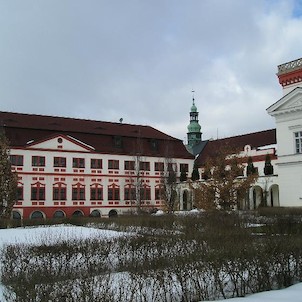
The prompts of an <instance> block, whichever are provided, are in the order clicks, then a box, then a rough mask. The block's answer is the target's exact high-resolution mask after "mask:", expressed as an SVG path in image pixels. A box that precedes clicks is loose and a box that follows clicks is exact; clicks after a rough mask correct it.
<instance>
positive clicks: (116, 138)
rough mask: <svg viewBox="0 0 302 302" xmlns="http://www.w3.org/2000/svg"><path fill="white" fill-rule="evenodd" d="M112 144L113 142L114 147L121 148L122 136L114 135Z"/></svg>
mask: <svg viewBox="0 0 302 302" xmlns="http://www.w3.org/2000/svg"><path fill="white" fill-rule="evenodd" d="M113 144H114V147H116V148H122V145H123V141H122V137H121V136H119V135H116V136H114V137H113Z"/></svg>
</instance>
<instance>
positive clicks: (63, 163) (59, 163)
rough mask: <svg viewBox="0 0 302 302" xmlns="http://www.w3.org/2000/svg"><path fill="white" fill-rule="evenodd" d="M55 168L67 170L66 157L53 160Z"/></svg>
mask: <svg viewBox="0 0 302 302" xmlns="http://www.w3.org/2000/svg"><path fill="white" fill-rule="evenodd" d="M53 166H54V167H61V168H66V157H54V158H53Z"/></svg>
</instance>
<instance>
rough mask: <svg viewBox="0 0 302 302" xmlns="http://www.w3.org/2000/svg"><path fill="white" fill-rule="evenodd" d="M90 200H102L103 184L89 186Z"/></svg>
mask: <svg viewBox="0 0 302 302" xmlns="http://www.w3.org/2000/svg"><path fill="white" fill-rule="evenodd" d="M90 200H103V186H101V185H98V184H93V185H91V186H90Z"/></svg>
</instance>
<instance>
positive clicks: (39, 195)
mask: <svg viewBox="0 0 302 302" xmlns="http://www.w3.org/2000/svg"><path fill="white" fill-rule="evenodd" d="M31 200H45V187H31Z"/></svg>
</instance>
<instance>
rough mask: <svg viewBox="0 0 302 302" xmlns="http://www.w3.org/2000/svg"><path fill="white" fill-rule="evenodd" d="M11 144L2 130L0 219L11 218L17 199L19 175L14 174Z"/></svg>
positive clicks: (0, 150) (0, 145)
mask: <svg viewBox="0 0 302 302" xmlns="http://www.w3.org/2000/svg"><path fill="white" fill-rule="evenodd" d="M9 153H10V151H9V143H8V140H7V138H6V137H5V134H4V132H3V131H2V130H0V219H5V218H10V215H11V212H12V209H13V206H14V204H15V202H16V199H17V184H18V182H17V174H16V173H15V172H12V170H11V163H10V159H9Z"/></svg>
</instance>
